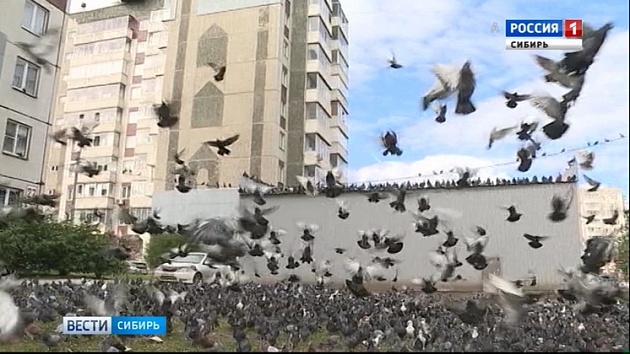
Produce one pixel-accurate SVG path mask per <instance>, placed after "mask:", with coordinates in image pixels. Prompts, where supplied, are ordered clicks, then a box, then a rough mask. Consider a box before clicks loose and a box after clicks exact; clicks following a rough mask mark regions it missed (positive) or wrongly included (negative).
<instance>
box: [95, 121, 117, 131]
mask: <svg viewBox="0 0 630 354" xmlns="http://www.w3.org/2000/svg"><path fill="white" fill-rule="evenodd" d="M111 132H115V133H120V132H122V123H121V122H120V121H117V120H116V121H110V122H103V121H101V122H99V123H98V125H97V126H96V127H94V130H93V131H92V133H93V134H98V133H111Z"/></svg>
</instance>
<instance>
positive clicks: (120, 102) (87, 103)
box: [64, 96, 125, 113]
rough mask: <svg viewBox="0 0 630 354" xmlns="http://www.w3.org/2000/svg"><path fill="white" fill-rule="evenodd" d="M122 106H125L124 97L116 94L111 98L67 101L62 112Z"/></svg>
mask: <svg viewBox="0 0 630 354" xmlns="http://www.w3.org/2000/svg"><path fill="white" fill-rule="evenodd" d="M114 107H118V108H124V107H125V99H124V98H122V97H120V96H117V97H112V98H103V99H96V100H83V101H76V102H68V101H66V103H65V104H64V112H68V113H69V112H82V111H91V110H97V109H102V108H114Z"/></svg>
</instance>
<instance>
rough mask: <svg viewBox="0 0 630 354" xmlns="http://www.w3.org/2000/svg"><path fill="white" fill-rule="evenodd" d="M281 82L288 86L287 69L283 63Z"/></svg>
mask: <svg viewBox="0 0 630 354" xmlns="http://www.w3.org/2000/svg"><path fill="white" fill-rule="evenodd" d="M282 84H283V85H284V86H289V69H287V67H286V66H284V65H282Z"/></svg>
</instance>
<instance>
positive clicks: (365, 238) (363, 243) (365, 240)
mask: <svg viewBox="0 0 630 354" xmlns="http://www.w3.org/2000/svg"><path fill="white" fill-rule="evenodd" d="M359 237H360V238H361V239H360V240H359V241H357V245H359V248H361V249H363V250H367V249H370V248H372V244H370V236H369V235H368V234H367V232H365V231H363V230H359Z"/></svg>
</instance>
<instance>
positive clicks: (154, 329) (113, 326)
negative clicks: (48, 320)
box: [63, 316, 166, 336]
mask: <svg viewBox="0 0 630 354" xmlns="http://www.w3.org/2000/svg"><path fill="white" fill-rule="evenodd" d="M63 334H67V335H109V334H114V335H119V336H159V335H165V334H166V317H153V316H152V317H145V316H114V317H108V316H85V317H64V318H63Z"/></svg>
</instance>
